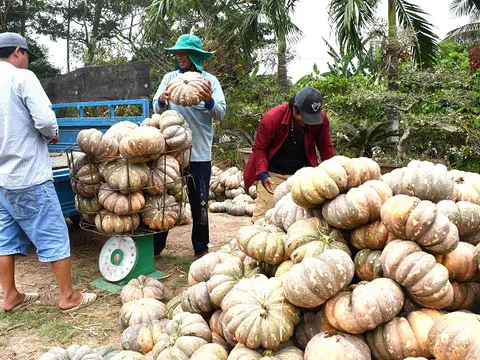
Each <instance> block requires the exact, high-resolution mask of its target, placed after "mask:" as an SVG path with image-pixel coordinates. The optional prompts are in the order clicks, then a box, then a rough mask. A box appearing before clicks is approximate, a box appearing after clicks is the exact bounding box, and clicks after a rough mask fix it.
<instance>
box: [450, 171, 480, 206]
mask: <svg viewBox="0 0 480 360" xmlns="http://www.w3.org/2000/svg"><path fill="white" fill-rule="evenodd" d="M449 175H450V178H451V179H452V180H453V181H454V182H455V190H454V194H455V199H454V201H455V202H458V201H468V202H471V203H474V204H480V175H479V174H477V173H471V172H466V171H460V170H450V171H449Z"/></svg>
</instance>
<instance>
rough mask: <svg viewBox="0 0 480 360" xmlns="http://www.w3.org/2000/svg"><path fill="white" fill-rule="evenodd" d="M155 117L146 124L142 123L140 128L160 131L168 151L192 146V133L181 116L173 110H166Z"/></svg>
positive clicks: (145, 122)
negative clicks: (153, 128)
mask: <svg viewBox="0 0 480 360" xmlns="http://www.w3.org/2000/svg"><path fill="white" fill-rule="evenodd" d="M155 115H156V116H155ZM155 115H154V116H155V117H154V116H152V118H151V119H150V120H149V121H148V122H147V121H144V122H143V123H142V126H154V127H156V128H158V129H160V131H161V132H162V135H163V137H164V139H165V142H166V144H167V148H168V149H169V150H175V149H179V148H182V147H186V146H190V145H192V132H191V130H190V128H189V126H188V123H187V122H186V120H185V118H184V117H183V116H182V114H180V113H179V112H177V111H175V110H167V111H164V112H163V113H162V114H161V115H157V114H155Z"/></svg>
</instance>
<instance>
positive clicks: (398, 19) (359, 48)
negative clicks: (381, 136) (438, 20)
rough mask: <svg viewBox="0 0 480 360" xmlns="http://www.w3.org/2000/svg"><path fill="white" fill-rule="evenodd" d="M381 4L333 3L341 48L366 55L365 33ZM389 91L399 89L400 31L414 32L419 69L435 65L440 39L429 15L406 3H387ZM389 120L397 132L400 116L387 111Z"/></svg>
mask: <svg viewBox="0 0 480 360" xmlns="http://www.w3.org/2000/svg"><path fill="white" fill-rule="evenodd" d="M379 3H380V0H331V2H330V6H329V15H330V18H331V20H332V22H333V24H334V27H335V33H336V36H337V39H338V42H339V45H340V47H341V48H346V49H347V50H348V51H354V52H357V53H361V54H363V53H364V52H365V51H366V49H365V41H364V36H363V32H364V31H365V30H367V29H368V28H369V27H371V26H372V25H373V24H374V21H375V12H376V10H377V7H378V5H379ZM387 15H388V47H387V51H386V55H387V59H388V64H387V69H388V88H389V89H390V90H396V89H397V88H398V84H397V81H398V58H399V50H400V47H399V44H398V41H397V30H398V28H399V27H400V28H402V29H407V30H409V31H410V32H412V33H413V34H414V35H413V41H414V44H413V46H412V51H413V56H414V59H415V62H416V63H417V64H418V65H419V66H425V67H428V66H431V65H433V63H434V62H435V59H436V53H437V43H438V37H437V35H436V34H435V33H434V32H433V30H432V25H431V24H430V23H429V22H428V21H427V20H425V18H424V15H426V13H425V12H424V11H423V10H422V9H421V8H420V7H419V6H417V5H415V4H411V3H409V2H407V1H405V0H388V14H387ZM387 119H388V121H389V123H390V124H391V126H392V129H393V130H398V112H397V111H396V109H395V108H393V107H388V108H387Z"/></svg>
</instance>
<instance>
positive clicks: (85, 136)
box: [77, 129, 118, 162]
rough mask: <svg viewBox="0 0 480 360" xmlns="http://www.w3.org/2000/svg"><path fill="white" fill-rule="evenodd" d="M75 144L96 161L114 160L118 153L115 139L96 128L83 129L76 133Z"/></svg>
mask: <svg viewBox="0 0 480 360" xmlns="http://www.w3.org/2000/svg"><path fill="white" fill-rule="evenodd" d="M77 144H78V146H79V147H80V149H81V150H82V151H83V152H84V153H85V154H87V155H88V156H91V157H94V158H95V159H96V160H97V161H107V162H110V161H114V160H115V157H116V156H117V155H118V141H117V139H115V138H113V137H111V136H109V135H106V134H105V135H104V134H102V132H101V131H100V130H97V129H85V130H82V131H80V132H79V133H78V135H77Z"/></svg>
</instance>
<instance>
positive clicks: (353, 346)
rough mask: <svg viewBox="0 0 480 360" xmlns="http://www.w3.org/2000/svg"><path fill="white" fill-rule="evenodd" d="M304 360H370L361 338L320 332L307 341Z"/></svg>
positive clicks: (368, 351) (333, 332) (370, 356)
mask: <svg viewBox="0 0 480 360" xmlns="http://www.w3.org/2000/svg"><path fill="white" fill-rule="evenodd" d="M304 359H305V360H330V359H336V360H351V359H355V360H371V359H372V355H371V353H370V349H369V348H368V345H367V343H366V342H365V340H364V339H363V337H361V336H357V335H350V334H345V333H342V332H336V331H322V332H321V333H320V334H317V335H315V336H314V337H313V338H312V340H310V341H309V343H308V345H307V347H306V349H305V357H304Z"/></svg>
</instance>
